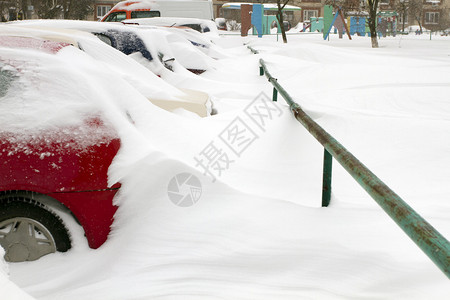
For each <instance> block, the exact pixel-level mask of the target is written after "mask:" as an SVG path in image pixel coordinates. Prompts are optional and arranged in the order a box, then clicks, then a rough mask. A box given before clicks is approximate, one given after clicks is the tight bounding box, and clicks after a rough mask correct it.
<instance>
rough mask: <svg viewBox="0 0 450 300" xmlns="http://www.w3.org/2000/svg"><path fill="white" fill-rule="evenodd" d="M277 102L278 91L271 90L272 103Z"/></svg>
mask: <svg viewBox="0 0 450 300" xmlns="http://www.w3.org/2000/svg"><path fill="white" fill-rule="evenodd" d="M277 100H278V91H277V89H276V88H273V95H272V101H273V102H277Z"/></svg>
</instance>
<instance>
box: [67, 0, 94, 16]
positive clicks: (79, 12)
mask: <svg viewBox="0 0 450 300" xmlns="http://www.w3.org/2000/svg"><path fill="white" fill-rule="evenodd" d="M60 1H61V6H62V9H63V17H64V19H75V20H82V19H85V18H86V16H87V15H88V14H89V13H91V12H92V7H93V4H94V0H60Z"/></svg>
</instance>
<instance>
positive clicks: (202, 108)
mask: <svg viewBox="0 0 450 300" xmlns="http://www.w3.org/2000/svg"><path fill="white" fill-rule="evenodd" d="M10 24H13V25H17V26H8V25H3V26H2V31H1V32H0V35H7V34H9V35H23V36H29V35H33V36H37V37H40V38H45V39H53V40H58V41H67V42H69V43H71V44H72V45H74V46H77V47H79V48H80V49H82V50H83V51H84V52H86V53H87V54H88V55H90V56H91V57H93V58H95V59H96V60H98V61H100V62H102V63H104V64H105V68H110V69H112V72H114V73H115V74H119V75H121V76H122V77H123V78H124V79H125V80H127V81H128V82H129V83H130V84H131V85H132V86H134V87H135V88H136V89H138V90H139V91H140V92H141V93H142V94H143V95H145V96H146V97H147V98H148V99H149V100H150V101H151V102H152V103H153V104H155V105H157V106H159V107H161V108H163V109H166V110H169V111H175V110H178V109H184V110H187V111H190V112H192V113H195V114H197V115H198V116H200V117H206V116H210V115H211V114H214V113H215V110H213V104H212V101H211V99H210V96H209V95H208V94H207V93H203V92H200V91H193V90H190V89H178V88H176V87H174V86H172V85H170V84H169V83H167V82H165V81H164V80H162V79H161V78H159V77H164V76H163V75H164V73H165V72H169V73H170V71H169V70H168V69H167V68H172V67H173V68H176V69H182V67H181V66H180V65H179V63H178V62H173V61H172V60H171V59H170V58H169V59H168V62H166V64H167V65H166V67H164V66H163V64H162V62H163V61H164V60H166V59H165V58H166V56H164V55H163V54H162V53H160V52H158V51H156V50H154V49H151V51H150V50H149V49H148V48H147V47H146V44H145V43H144V41H143V39H142V38H141V37H140V36H139V35H138V34H136V31H137V30H136V29H133V28H128V27H126V26H124V25H117V24H106V23H99V22H83V21H66V20H62V21H60V20H38V21H28V22H13V23H10ZM78 29H79V30H78ZM91 33H93V34H95V35H96V36H97V37H95V36H94V35H93V34H91ZM102 41H103V42H102ZM107 44H108V45H110V46H113V47H110V46H108V45H107ZM114 48H115V49H114ZM117 50H120V52H119V51H117ZM155 53H157V55H159V58H158V59H154V55H155ZM124 54H126V55H124ZM169 64H170V66H169ZM185 72H187V71H186V70H185ZM155 73H157V74H158V73H159V74H158V76H159V77H158V76H156V75H155ZM187 73H189V74H190V72H187Z"/></svg>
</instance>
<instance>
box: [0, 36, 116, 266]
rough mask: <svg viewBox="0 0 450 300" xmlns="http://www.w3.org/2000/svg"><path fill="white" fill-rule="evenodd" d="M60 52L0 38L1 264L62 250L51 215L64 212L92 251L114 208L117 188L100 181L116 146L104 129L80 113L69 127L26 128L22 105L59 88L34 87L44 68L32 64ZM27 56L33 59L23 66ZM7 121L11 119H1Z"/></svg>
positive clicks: (59, 224) (65, 245)
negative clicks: (78, 227)
mask: <svg viewBox="0 0 450 300" xmlns="http://www.w3.org/2000/svg"><path fill="white" fill-rule="evenodd" d="M66 47H72V46H71V45H70V44H68V43H62V42H55V41H49V40H42V39H37V38H27V37H11V36H1V35H0V166H1V167H0V245H1V246H3V248H4V249H5V252H6V254H5V259H6V260H7V261H11V262H20V261H31V260H36V259H38V258H40V257H42V256H44V255H46V254H49V253H53V252H56V251H61V252H65V251H67V250H68V249H70V248H71V240H70V233H69V231H68V229H67V228H66V226H65V225H64V223H63V221H62V219H61V218H60V217H59V216H58V211H64V210H65V211H67V212H70V213H71V214H72V216H73V217H74V218H75V219H76V220H77V221H78V223H79V224H81V226H82V227H83V229H84V232H85V235H86V238H87V240H88V243H89V246H90V247H91V248H98V247H100V246H101V245H102V244H103V243H104V242H105V241H106V239H107V236H108V233H109V231H110V225H111V224H112V221H113V216H114V213H115V211H116V209H117V207H116V206H114V205H113V203H112V200H113V197H114V195H115V194H116V192H117V190H118V189H119V186H120V185H119V184H116V185H114V186H112V187H109V186H108V182H107V179H108V176H107V172H108V168H109V166H110V164H111V162H112V160H113V158H114V157H115V155H116V153H117V151H118V149H119V147H120V139H119V138H118V135H117V132H116V131H115V130H114V128H113V127H112V125H111V124H110V123H108V122H107V120H106V119H105V118H103V117H102V116H101V114H98V113H95V112H92V115H89V114H85V115H83V114H80V115H82V116H83V117H82V118H80V120H79V122H78V123H77V124H75V125H70V124H65V125H61V126H59V125H57V124H56V125H53V124H51V126H50V125H48V124H46V125H45V126H43V127H42V128H41V127H39V126H37V125H36V127H33V124H31V125H30V123H32V122H31V121H29V119H28V115H27V114H26V111H27V107H28V106H29V105H32V104H29V101H35V100H36V101H38V100H39V99H35V98H36V95H40V91H39V89H41V88H46V89H49V90H50V92H48V90H47V92H46V95H47V94H50V95H51V93H52V92H51V89H52V84H54V85H57V84H59V83H58V76H55V78H54V79H53V78H50V79H49V78H46V77H44V83H42V84H41V83H40V78H41V77H40V75H39V73H38V71H39V70H40V69H45V65H44V66H40V65H39V64H40V63H41V56H42V58H44V57H45V59H51V56H55V57H56V56H57V55H58V53H59V52H60V51H62V49H65V48H66ZM74 50H76V49H74ZM20 51H23V52H24V53H25V54H24V55H22V56H20ZM27 51H32V52H27ZM35 52H36V53H38V55H37V56H36V57H37V58H36V59H35V60H31V61H29V57H32V53H35ZM18 53H19V54H18ZM49 57H50V58H49ZM55 65H56V66H57V64H55ZM61 68H62V70H63V71H64V66H62V67H61ZM63 71H62V72H63ZM47 81H48V82H47ZM76 84H77V83H76V82H75V83H74V87H75V89H76V88H77V85H76ZM64 89H66V90H67V89H70V87H66V86H64ZM59 90H61V88H59ZM68 94H69V95H70V93H68ZM74 94H76V93H74ZM30 95H31V96H30ZM45 100H48V98H45ZM18 107H19V109H18ZM36 107H38V108H39V107H41V106H36ZM8 108H13V109H11V110H10V111H9V109H8ZM23 111H24V113H23V115H22V112H23ZM31 112H34V111H33V110H31ZM51 113H52V112H49V114H51ZM11 114H14V116H11ZM12 117H13V118H12ZM40 117H41V118H44V119H45V118H46V117H47V115H46V113H45V112H43V113H42V114H41V115H40ZM8 118H10V119H11V120H13V121H11V122H6V121H5V119H8ZM2 119H3V120H2ZM15 120H17V122H16V121H15ZM2 122H3V123H2ZM22 123H23V124H26V125H23V126H22ZM44 123H45V122H44Z"/></svg>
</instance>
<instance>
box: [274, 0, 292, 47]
mask: <svg viewBox="0 0 450 300" xmlns="http://www.w3.org/2000/svg"><path fill="white" fill-rule="evenodd" d="M289 1H290V0H277V8H278V11H277V20H278V24H280V28H281V36H282V37H283V43H285V44H286V43H287V36H286V30H285V29H284V21H283V9H284V7H285V6H286V4H288V3H289Z"/></svg>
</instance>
